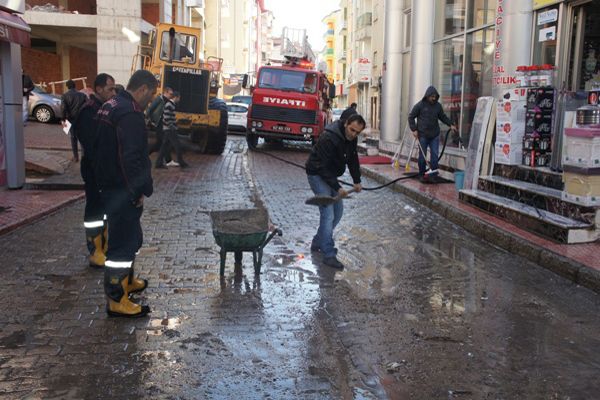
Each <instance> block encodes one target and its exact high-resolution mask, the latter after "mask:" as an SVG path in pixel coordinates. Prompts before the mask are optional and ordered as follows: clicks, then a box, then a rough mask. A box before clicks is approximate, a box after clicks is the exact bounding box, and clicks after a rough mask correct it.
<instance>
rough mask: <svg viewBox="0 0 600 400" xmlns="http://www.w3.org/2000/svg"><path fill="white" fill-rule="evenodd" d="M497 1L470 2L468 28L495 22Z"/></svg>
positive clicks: (479, 0)
mask: <svg viewBox="0 0 600 400" xmlns="http://www.w3.org/2000/svg"><path fill="white" fill-rule="evenodd" d="M495 7H496V0H469V15H468V16H467V27H468V28H477V27H480V26H484V25H488V24H491V23H493V22H494V17H495V16H496V10H495Z"/></svg>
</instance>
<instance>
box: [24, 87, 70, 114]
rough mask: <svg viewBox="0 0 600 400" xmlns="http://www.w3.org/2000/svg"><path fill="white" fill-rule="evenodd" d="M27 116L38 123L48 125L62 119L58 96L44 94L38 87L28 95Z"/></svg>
mask: <svg viewBox="0 0 600 400" xmlns="http://www.w3.org/2000/svg"><path fill="white" fill-rule="evenodd" d="M28 105H29V107H28V111H29V115H30V116H32V117H33V118H35V119H36V121H38V122H43V123H48V122H51V121H52V120H54V119H60V118H62V110H61V107H60V106H61V100H60V97H59V96H56V95H54V94H50V93H46V92H45V91H44V89H42V88H41V87H39V86H36V87H34V88H33V91H32V92H31V93H30V94H29V104H28Z"/></svg>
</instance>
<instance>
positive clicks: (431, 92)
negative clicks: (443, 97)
mask: <svg viewBox="0 0 600 400" xmlns="http://www.w3.org/2000/svg"><path fill="white" fill-rule="evenodd" d="M439 98H440V94H439V93H438V91H437V90H436V88H435V87H433V86H429V87H428V88H427V90H426V91H425V96H423V99H422V100H421V101H419V102H418V103H417V104H415V106H414V107H413V109H412V111H411V112H410V114H408V125H409V126H410V130H411V131H412V133H413V135H414V137H415V138H416V139H417V140H418V141H419V180H420V181H421V182H423V183H436V182H437V175H438V153H439V149H440V125H439V123H438V120H440V121H442V122H443V123H444V124H446V125H448V126H449V127H450V128H451V129H453V130H456V126H455V125H453V124H452V121H451V120H450V118H448V116H447V115H446V113H444V109H443V108H442V105H441V104H440V103H439V101H438V100H439ZM415 119H416V121H415ZM427 148H429V150H430V152H431V157H430V158H431V162H430V164H429V167H430V169H429V170H426V167H427V165H426V159H425V157H426V155H427Z"/></svg>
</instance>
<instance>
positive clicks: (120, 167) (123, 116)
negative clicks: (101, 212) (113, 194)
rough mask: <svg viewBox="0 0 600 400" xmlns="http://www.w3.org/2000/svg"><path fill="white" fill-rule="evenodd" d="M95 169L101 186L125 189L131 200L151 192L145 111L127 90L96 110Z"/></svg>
mask: <svg viewBox="0 0 600 400" xmlns="http://www.w3.org/2000/svg"><path fill="white" fill-rule="evenodd" d="M97 118H98V138H97V140H96V143H95V145H94V154H95V157H94V172H95V175H96V179H97V181H98V187H99V188H100V189H101V190H103V189H126V190H127V191H128V192H129V195H130V200H131V201H132V202H134V203H135V202H137V200H138V199H139V198H140V197H141V196H142V195H145V196H146V197H149V196H151V195H152V191H153V187H152V174H151V170H150V168H151V163H150V158H149V157H148V134H147V132H146V126H145V123H144V112H143V111H142V109H141V108H140V106H139V105H138V104H137V103H136V101H135V100H134V99H133V97H132V96H131V94H130V93H129V92H127V91H123V92H121V93H119V94H118V95H117V96H115V97H113V98H111V99H110V100H108V101H107V102H106V103H104V104H103V105H102V107H101V108H100V110H99V111H98V114H97Z"/></svg>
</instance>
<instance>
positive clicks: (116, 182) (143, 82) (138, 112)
mask: <svg viewBox="0 0 600 400" xmlns="http://www.w3.org/2000/svg"><path fill="white" fill-rule="evenodd" d="M157 86H158V82H157V81H156V78H154V75H152V73H150V72H149V71H144V70H138V71H136V72H135V73H134V74H133V75H132V76H131V79H130V80H129V83H128V84H127V88H126V90H125V91H124V92H121V93H120V94H119V95H117V96H115V97H113V98H111V99H110V100H108V101H107V102H106V103H104V105H103V106H102V108H101V109H100V111H98V138H97V140H96V145H95V155H96V157H95V159H94V172H95V173H96V179H97V182H98V187H99V188H100V191H101V195H102V201H103V203H104V206H105V208H106V213H107V216H108V250H107V252H106V262H105V263H104V265H105V268H104V292H105V293H106V296H107V306H106V311H107V313H108V315H110V316H117V317H141V316H144V315H146V314H148V313H149V312H150V308H149V307H148V306H146V305H140V304H137V303H134V302H133V301H131V299H130V298H129V294H130V293H131V289H130V287H131V285H132V283H133V281H134V280H133V263H134V261H135V255H136V252H137V251H138V250H139V249H140V247H141V246H142V240H143V237H142V226H141V224H140V218H141V216H142V211H143V204H144V196H146V197H149V196H151V195H152V191H153V187H152V175H151V163H150V158H149V157H148V134H147V132H146V124H145V121H144V111H143V110H144V109H145V108H146V106H147V105H148V103H149V102H150V100H152V99H153V98H154V96H155V95H156V88H157ZM146 285H147V282H146V281H144V287H145V286H146Z"/></svg>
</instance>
